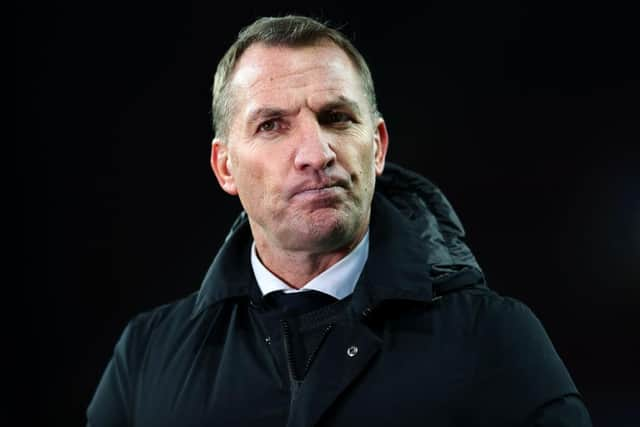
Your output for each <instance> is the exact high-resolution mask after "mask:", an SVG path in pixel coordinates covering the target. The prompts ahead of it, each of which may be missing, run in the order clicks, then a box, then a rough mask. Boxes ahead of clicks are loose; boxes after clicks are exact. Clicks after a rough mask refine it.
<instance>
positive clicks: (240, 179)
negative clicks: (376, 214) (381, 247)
mask: <svg viewBox="0 0 640 427" xmlns="http://www.w3.org/2000/svg"><path fill="white" fill-rule="evenodd" d="M230 93H231V96H232V97H233V100H232V102H231V104H232V115H231V119H230V123H229V127H228V129H229V132H228V134H227V139H228V140H227V141H220V140H214V143H213V149H212V156H211V164H212V167H213V169H214V172H215V174H216V177H217V178H218V181H219V183H220V185H221V186H222V188H223V189H224V190H225V191H226V192H227V193H229V194H232V195H236V194H237V195H238V196H239V197H240V201H241V203H242V206H243V207H244V209H245V211H246V212H247V215H248V217H249V222H250V225H251V229H252V233H253V235H254V238H255V239H256V242H258V243H262V244H265V245H268V246H269V247H274V248H275V247H277V248H279V249H284V250H288V251H308V252H316V253H320V252H323V251H331V250H337V249H340V248H343V247H345V246H348V245H350V244H352V243H354V241H355V240H356V239H359V238H360V237H361V236H362V235H363V234H364V232H365V231H366V228H367V226H368V223H369V216H370V207H371V199H372V197H373V190H374V184H375V176H376V175H379V174H381V173H382V170H383V167H384V159H385V155H386V151H387V140H388V137H387V131H386V127H385V124H384V122H383V121H382V119H374V118H373V115H372V113H371V108H370V106H369V102H368V101H367V99H366V97H365V94H364V91H363V85H362V82H361V80H360V77H359V75H358V74H357V72H356V69H355V67H354V65H353V64H352V62H351V60H350V59H349V57H348V56H347V55H346V54H345V53H344V52H343V51H342V50H341V49H340V48H338V47H337V46H335V45H334V44H331V43H329V42H326V43H321V44H317V45H315V46H312V47H300V48H289V47H273V46H271V47H270V46H266V45H263V44H255V45H253V46H251V47H250V48H249V49H247V50H246V51H245V52H244V54H243V55H242V57H241V58H240V60H239V62H238V63H237V64H236V68H235V71H234V74H233V76H232V78H231V81H230Z"/></svg>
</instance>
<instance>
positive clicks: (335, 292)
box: [251, 230, 369, 300]
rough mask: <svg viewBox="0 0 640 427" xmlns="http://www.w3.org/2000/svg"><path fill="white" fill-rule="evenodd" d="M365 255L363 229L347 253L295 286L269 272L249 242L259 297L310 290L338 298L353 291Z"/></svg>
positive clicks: (365, 245)
mask: <svg viewBox="0 0 640 427" xmlns="http://www.w3.org/2000/svg"><path fill="white" fill-rule="evenodd" d="M368 256H369V231H368V230H367V233H366V234H365V235H364V237H363V238H362V240H361V241H360V243H358V245H357V246H356V247H355V248H354V249H353V250H352V251H351V252H349V254H348V255H347V256H345V257H344V258H342V259H341V260H340V261H338V262H337V263H335V264H334V265H332V266H331V267H330V268H328V269H327V270H325V271H323V272H322V273H320V274H319V275H318V276H316V277H314V278H313V279H311V281H309V282H307V284H306V285H304V287H302V288H300V289H295V288H292V287H291V286H289V285H287V284H286V283H285V282H283V281H282V280H280V279H279V278H278V277H277V276H275V275H274V274H273V273H272V272H270V271H269V270H268V269H267V268H266V267H265V266H264V265H263V264H262V261H260V259H259V258H258V254H257V252H256V243H255V242H253V244H252V245H251V267H252V268H253V274H254V275H255V277H256V281H257V282H258V286H259V287H260V290H261V291H262V295H263V296H264V295H267V294H268V293H271V292H276V291H284V292H285V293H294V292H304V291H309V290H312V289H313V290H315V291H319V292H322V293H325V294H327V295H331V296H332V297H334V298H336V299H339V300H341V299H343V298H346V297H347V296H349V295H351V294H352V293H353V290H354V289H355V287H356V283H357V282H358V278H359V277H360V273H362V269H363V268H364V264H365V262H367V257H368Z"/></svg>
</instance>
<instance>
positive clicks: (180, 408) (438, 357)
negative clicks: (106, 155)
mask: <svg viewBox="0 0 640 427" xmlns="http://www.w3.org/2000/svg"><path fill="white" fill-rule="evenodd" d="M463 237H464V231H463V228H462V225H461V223H460V221H459V220H458V218H457V216H456V214H455V213H454V211H453V209H452V208H451V206H450V205H449V203H448V201H447V200H446V199H445V197H444V196H443V195H442V193H441V192H440V191H439V189H437V188H436V187H435V186H434V185H433V184H431V183H430V182H429V181H427V180H426V179H424V178H422V177H420V176H418V175H416V174H413V173H411V172H409V171H406V170H404V169H401V168H399V167H397V166H394V165H388V166H387V170H386V172H385V174H384V176H383V177H381V178H380V179H379V180H378V183H377V187H376V194H375V196H374V201H373V205H372V219H371V225H370V252H369V258H368V261H367V263H366V265H365V268H364V271H363V273H362V275H361V277H360V279H359V282H358V284H357V286H356V289H355V291H354V293H353V295H352V296H351V297H350V298H349V301H348V306H347V309H346V313H345V315H344V316H343V318H342V320H341V321H340V324H339V325H338V326H337V327H336V328H335V330H333V331H332V332H331V333H330V334H329V335H328V336H327V337H326V340H325V342H324V343H323V345H322V347H321V348H320V350H319V352H318V353H317V355H316V358H315V360H314V361H313V364H312V365H311V367H310V370H309V371H308V374H307V376H306V378H305V380H304V382H303V383H302V386H301V387H300V388H299V391H298V393H296V394H295V396H296V397H295V399H292V398H291V397H292V394H291V392H290V388H291V386H290V383H289V380H288V378H287V376H286V374H285V373H283V372H282V370H281V369H278V366H277V364H276V363H274V354H277V353H278V352H282V351H284V350H283V349H282V348H281V347H280V346H275V347H277V348H274V346H273V345H272V344H270V343H268V342H267V341H268V340H265V336H264V332H263V329H262V328H261V326H260V324H259V321H258V320H257V317H256V315H255V313H256V310H259V309H260V304H261V295H260V292H259V289H258V287H257V286H256V284H255V279H254V277H253V273H252V271H251V268H250V261H249V259H250V242H251V234H250V230H249V227H248V224H247V220H246V216H245V215H241V216H240V218H239V219H238V221H236V223H235V224H234V226H233V227H232V231H231V232H230V233H229V236H228V237H227V239H226V241H225V243H224V245H223V247H222V248H221V249H220V252H219V253H218V255H217V256H216V258H215V260H214V261H213V264H212V265H211V268H210V269H209V272H208V273H207V275H206V277H205V279H204V282H203V284H202V287H201V289H200V291H199V292H197V293H194V294H192V295H190V296H188V297H186V298H184V299H182V300H180V301H177V302H175V303H172V304H168V305H165V306H162V307H158V308H156V309H154V310H152V311H150V312H147V313H143V314H140V315H138V316H137V317H135V318H134V319H133V320H132V321H131V322H130V323H129V325H128V326H127V327H126V329H125V331H124V333H123V335H122V337H121V338H120V340H119V342H118V343H117V345H116V347H115V351H114V355H113V358H112V360H111V361H110V363H109V365H108V366H107V369H106V371H105V373H104V375H103V378H102V380H101V382H100V384H99V386H98V388H97V391H96V393H95V395H94V397H93V400H92V402H91V403H90V405H89V408H88V410H87V417H88V425H91V426H94V427H103V426H105V427H106V426H145V427H146V426H154V427H155V426H194V427H195V426H260V427H264V426H291V427H294V426H296V427H297V426H299V427H302V426H345V427H346V426H348V427H353V426H434V427H436V426H464V427H471V426H492V427H499V426H590V425H591V422H590V420H589V415H588V413H587V411H586V409H585V407H584V405H583V404H582V401H581V400H580V397H579V395H578V392H577V390H576V387H575V385H574V384H573V382H572V380H571V378H570V375H569V373H568V372H567V369H566V368H565V366H564V364H563V363H562V361H561V360H560V358H559V357H558V354H557V353H556V351H555V350H554V348H553V346H552V344H551V342H550V340H549V338H548V336H547V334H546V333H545V331H544V329H543V327H542V325H541V324H540V322H539V321H538V319H537V318H536V317H535V315H534V314H533V313H532V312H531V311H530V310H529V309H528V308H527V307H526V306H525V305H524V304H522V303H521V302H519V301H517V300H514V299H512V298H507V297H503V296H499V295H498V294H496V293H495V292H493V291H491V290H489V289H488V288H487V287H486V285H485V280H484V276H483V274H482V271H481V270H480V268H479V266H478V264H477V263H476V260H475V259H474V257H473V255H472V254H471V252H470V251H469V249H468V247H467V246H466V245H465V243H464V242H463V240H462V239H463ZM354 348H356V349H357V352H354V351H353V349H354ZM348 349H351V350H348ZM354 353H355V354H354Z"/></svg>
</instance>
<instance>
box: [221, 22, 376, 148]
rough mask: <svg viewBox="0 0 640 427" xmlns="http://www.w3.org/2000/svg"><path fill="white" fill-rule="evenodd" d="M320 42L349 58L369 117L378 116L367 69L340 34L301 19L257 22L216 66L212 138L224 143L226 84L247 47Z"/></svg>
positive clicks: (229, 107) (229, 99) (228, 103)
mask: <svg viewBox="0 0 640 427" xmlns="http://www.w3.org/2000/svg"><path fill="white" fill-rule="evenodd" d="M320 41H332V42H333V43H334V44H335V45H336V46H338V47H340V48H341V49H342V50H343V51H344V52H345V53H346V54H347V55H348V56H349V57H350V58H351V60H352V61H353V64H354V66H355V67H356V70H357V71H358V74H359V75H360V79H361V80H362V87H363V90H364V92H365V94H366V96H367V98H368V101H369V104H370V109H371V111H372V113H373V114H375V115H379V113H378V110H377V105H376V94H375V89H374V86H373V79H372V77H371V72H370V71H369V66H368V65H367V63H366V61H365V60H364V58H363V57H362V55H361V54H360V52H359V51H358V50H357V49H356V48H355V47H354V46H353V44H351V42H350V41H349V39H347V38H346V37H345V36H344V35H343V34H342V33H340V32H339V31H337V30H335V29H333V28H330V27H328V26H326V25H324V24H322V23H320V22H318V21H316V20H314V19H311V18H308V17H305V16H286V17H282V18H271V17H268V18H260V19H258V20H256V21H255V22H254V23H253V24H251V25H249V26H248V27H246V28H244V29H243V30H242V31H241V32H240V34H239V35H238V39H237V40H236V41H235V42H234V43H233V45H231V47H230V48H229V49H228V50H227V52H226V53H225V55H224V56H223V57H222V59H221V60H220V62H219V63H218V68H217V70H216V74H215V77H214V80H213V90H212V95H213V102H212V106H211V110H212V120H213V127H214V130H215V132H216V136H217V137H219V138H221V139H223V140H224V139H225V135H226V132H227V131H228V127H229V121H230V118H231V115H232V114H233V93H231V92H230V88H229V80H230V79H231V77H232V75H233V71H234V69H235V66H236V63H237V62H238V60H239V59H240V57H241V56H242V54H243V53H244V51H245V50H246V49H247V48H248V47H249V46H251V45H253V44H256V43H262V44H265V45H267V46H288V47H304V46H312V45H314V44H316V43H318V42H320Z"/></svg>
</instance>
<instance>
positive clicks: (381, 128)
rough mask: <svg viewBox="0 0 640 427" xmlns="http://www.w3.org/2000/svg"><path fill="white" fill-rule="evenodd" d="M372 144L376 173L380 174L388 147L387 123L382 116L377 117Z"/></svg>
mask: <svg viewBox="0 0 640 427" xmlns="http://www.w3.org/2000/svg"><path fill="white" fill-rule="evenodd" d="M373 144H374V146H375V152H374V161H375V165H376V175H378V176H380V175H382V172H383V171H384V162H385V159H386V157H387V149H388V148H389V133H388V132H387V125H386V123H385V122H384V120H383V119H382V118H379V119H378V124H377V125H376V129H375V132H374V134H373Z"/></svg>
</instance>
